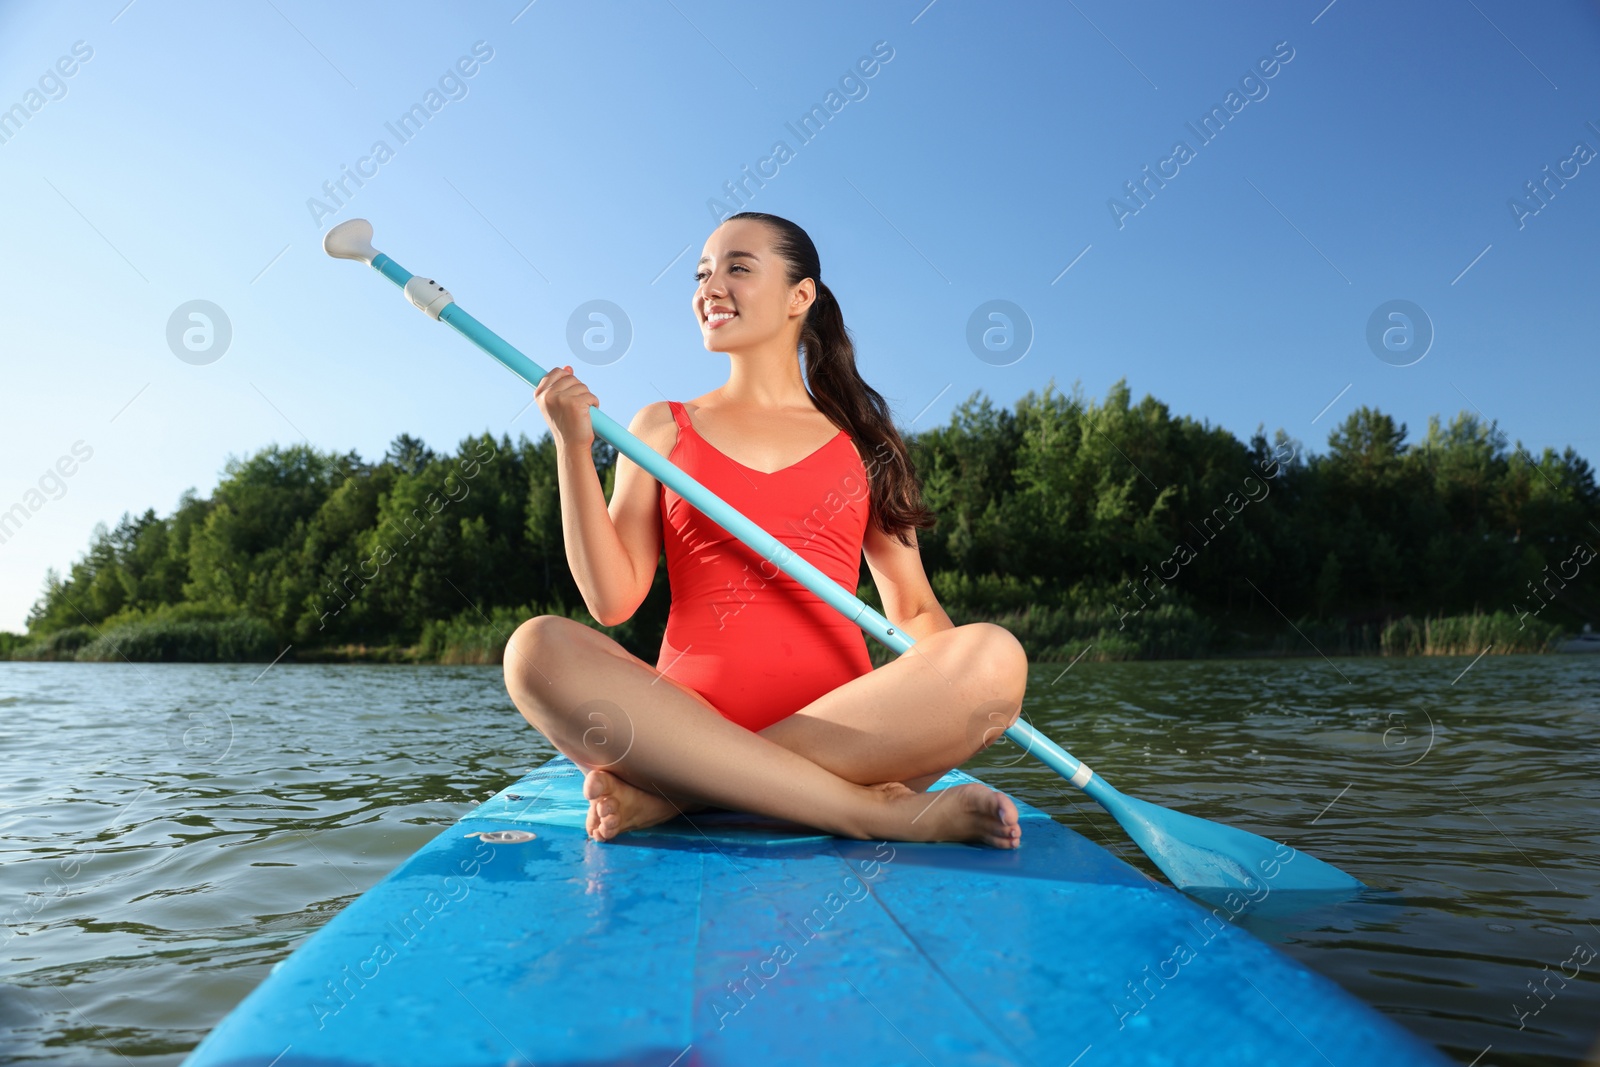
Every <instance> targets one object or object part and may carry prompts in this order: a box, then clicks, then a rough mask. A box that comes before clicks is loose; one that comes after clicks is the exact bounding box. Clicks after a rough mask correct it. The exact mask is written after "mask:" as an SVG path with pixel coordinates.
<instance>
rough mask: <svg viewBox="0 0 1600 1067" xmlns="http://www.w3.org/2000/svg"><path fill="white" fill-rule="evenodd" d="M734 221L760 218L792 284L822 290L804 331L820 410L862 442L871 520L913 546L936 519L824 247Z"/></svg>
mask: <svg viewBox="0 0 1600 1067" xmlns="http://www.w3.org/2000/svg"><path fill="white" fill-rule="evenodd" d="M734 219H754V220H755V221H757V222H764V223H766V224H767V225H768V226H770V227H772V229H773V231H774V234H775V236H776V240H775V241H774V250H775V251H776V252H777V253H778V255H779V256H780V257H782V258H783V261H784V262H785V263H787V264H788V267H789V270H788V275H787V281H788V284H789V285H797V284H799V283H800V282H801V281H802V280H804V279H806V278H810V279H812V280H813V281H815V282H816V283H817V298H816V299H815V300H814V301H812V303H811V308H810V310H809V311H807V312H806V321H805V323H804V325H803V326H801V328H800V342H801V344H802V345H803V346H804V347H805V363H804V368H805V379H806V388H807V389H808V390H809V391H810V393H811V399H812V400H814V401H815V402H816V405H817V409H818V410H819V411H821V412H822V413H823V414H824V415H826V416H828V418H829V419H831V420H832V421H833V423H834V425H836V426H839V427H841V428H842V429H844V430H845V431H846V432H848V433H849V434H850V436H851V437H852V438H854V439H855V445H856V451H858V452H859V453H861V461H862V463H864V464H865V465H866V468H867V484H868V486H869V488H870V492H871V513H872V516H873V518H874V520H875V521H876V522H877V524H878V528H879V529H880V530H882V531H883V532H884V533H886V534H888V535H889V536H891V537H895V538H897V539H898V540H899V541H900V543H901V544H903V545H910V544H911V538H910V536H909V535H908V533H907V530H908V528H910V527H916V528H917V529H927V528H928V527H931V526H933V525H934V524H935V521H936V520H935V518H934V516H933V513H932V512H930V511H929V510H928V509H927V508H926V507H925V506H924V505H923V503H922V489H921V486H919V485H918V484H917V478H916V472H915V471H914V470H913V469H912V467H911V457H910V455H909V454H908V453H907V451H906V445H905V442H904V441H902V440H901V439H900V432H899V431H898V430H896V429H895V428H894V421H893V418H892V417H891V416H890V413H889V405H888V404H887V403H886V402H885V401H884V399H883V397H882V396H881V395H880V394H879V393H878V391H877V390H876V389H874V388H872V386H870V385H868V384H867V383H866V381H865V380H864V379H863V378H862V377H861V373H860V372H859V371H857V370H856V349H855V345H854V344H852V343H851V341H850V331H849V330H848V329H847V328H846V327H845V324H844V312H843V311H841V310H840V308H839V301H838V300H837V299H836V298H835V297H834V295H833V291H832V290H830V289H829V288H828V287H827V286H826V285H824V284H823V283H822V263H821V261H820V260H819V259H818V257H817V246H816V245H814V244H812V243H811V238H810V236H809V235H808V234H807V233H806V231H805V230H803V229H801V228H800V227H799V226H796V225H795V224H794V223H792V222H790V221H789V220H788V219H785V218H781V217H779V216H777V215H769V214H767V213H766V212H764V211H741V212H739V213H738V214H737V215H730V216H728V218H727V219H726V220H725V221H728V222H731V221H733V220H734Z"/></svg>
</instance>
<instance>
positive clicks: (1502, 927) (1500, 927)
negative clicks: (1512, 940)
mask: <svg viewBox="0 0 1600 1067" xmlns="http://www.w3.org/2000/svg"><path fill="white" fill-rule="evenodd" d="M1489 929H1491V930H1493V931H1494V932H1495V933H1497V934H1509V933H1510V932H1511V927H1509V926H1507V925H1506V924H1505V923H1490V924H1489Z"/></svg>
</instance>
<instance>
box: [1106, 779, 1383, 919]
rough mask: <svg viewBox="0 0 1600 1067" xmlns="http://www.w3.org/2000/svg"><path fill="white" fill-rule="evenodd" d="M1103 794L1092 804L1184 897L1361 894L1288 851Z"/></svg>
mask: <svg viewBox="0 0 1600 1067" xmlns="http://www.w3.org/2000/svg"><path fill="white" fill-rule="evenodd" d="M1107 792H1108V795H1106V796H1096V797H1095V799H1096V800H1098V801H1100V803H1101V805H1102V806H1104V807H1105V809H1106V810H1107V811H1109V812H1110V813H1111V814H1112V816H1113V817H1114V818H1115V819H1116V820H1117V822H1119V823H1121V824H1122V828H1123V829H1124V830H1126V831H1127V832H1128V836H1129V837H1131V838H1133V840H1134V842H1135V843H1136V844H1138V846H1139V847H1140V848H1141V849H1143V850H1144V853H1145V855H1147V856H1149V857H1150V859H1151V860H1152V861H1154V862H1155V865H1156V866H1157V867H1159V868H1161V873H1162V874H1165V875H1166V876H1167V878H1168V879H1169V880H1171V882H1172V884H1173V885H1175V886H1177V887H1178V888H1179V889H1182V890H1184V891H1185V892H1191V891H1197V892H1204V891H1207V890H1212V891H1215V890H1237V891H1239V892H1242V893H1244V894H1245V895H1246V896H1247V897H1250V898H1252V899H1254V898H1255V897H1258V896H1261V895H1264V894H1266V893H1272V892H1277V891H1279V890H1323V891H1348V892H1354V891H1355V890H1357V889H1360V888H1362V884H1361V882H1359V881H1357V880H1356V879H1354V878H1352V877H1350V876H1349V875H1348V874H1346V873H1344V872H1343V871H1341V870H1339V868H1337V867H1334V866H1332V865H1331V864H1327V863H1323V862H1322V861H1321V860H1319V859H1317V858H1316V857H1314V856H1308V855H1306V854H1305V853H1304V852H1301V851H1299V850H1297V849H1294V848H1290V847H1289V846H1288V845H1285V844H1280V843H1279V842H1277V841H1269V840H1267V839H1266V838H1264V837H1258V836H1256V835H1255V834H1252V833H1247V832H1246V831H1244V830H1240V829H1237V828H1236V827H1232V826H1223V825H1222V824H1221V823H1214V822H1209V821H1207V820H1205V819H1199V818H1196V817H1195V816H1193V815H1185V814H1184V813H1183V812H1181V811H1172V810H1170V809H1168V808H1163V807H1160V806H1159V805H1156V804H1151V803H1149V802H1147V801H1143V800H1139V799H1137V798H1135V797H1130V796H1125V795H1123V794H1122V793H1117V792H1115V791H1107Z"/></svg>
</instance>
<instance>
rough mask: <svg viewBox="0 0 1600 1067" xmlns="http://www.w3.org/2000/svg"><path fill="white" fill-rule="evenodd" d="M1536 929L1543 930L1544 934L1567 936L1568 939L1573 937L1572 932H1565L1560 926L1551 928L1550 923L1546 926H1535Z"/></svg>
mask: <svg viewBox="0 0 1600 1067" xmlns="http://www.w3.org/2000/svg"><path fill="white" fill-rule="evenodd" d="M1534 929H1535V930H1542V931H1543V932H1545V933H1547V934H1565V935H1566V936H1567V937H1571V936H1572V931H1571V930H1564V929H1562V928H1561V927H1559V926H1551V925H1549V924H1548V923H1547V924H1544V925H1541V926H1535V927H1534Z"/></svg>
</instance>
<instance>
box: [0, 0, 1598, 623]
mask: <svg viewBox="0 0 1600 1067" xmlns="http://www.w3.org/2000/svg"><path fill="white" fill-rule="evenodd" d="M1597 56H1600V6H1597V5H1596V4H1595V3H1593V2H1588V3H1576V2H1565V3H1563V2H1554V0H1552V2H1548V3H1542V4H1540V5H1538V8H1537V16H1536V17H1535V16H1533V15H1531V14H1530V9H1528V8H1526V7H1524V6H1520V5H1518V4H1515V3H1513V2H1512V0H1434V2H1419V3H1408V4H1405V5H1396V4H1391V3H1380V2H1378V0H1334V2H1333V3H1331V4H1330V3H1328V2H1327V0H1311V2H1309V3H1300V2H1289V3H1285V2H1276V3H1263V2H1250V0H1234V2H1230V3H1227V4H1213V5H1205V6H1201V5H1194V4H1188V3H1177V2H1154V0H1146V2H1141V3H1138V4H1117V3H1112V2H1109V0H1049V2H993V0H991V2H987V3H980V2H978V0H934V2H932V3H929V2H928V0H906V2H901V0H883V2H875V3H859V2H814V3H809V4H805V5H799V6H796V5H789V4H782V5H780V4H752V3H748V2H739V3H732V2H701V0H636V2H628V3H624V2H620V0H609V2H608V0H536V2H534V3H531V4H530V3H528V2H527V0H509V2H504V3H501V2H491V3H481V4H472V5H441V4H438V3H430V4H422V3H392V2H386V3H383V4H378V3H361V4H357V3H348V4H338V5H326V4H320V3H314V2H312V0H242V2H239V3H229V4H207V3H198V2H197V3H186V2H182V0H133V2H131V3H130V2H128V0H108V2H94V3H71V2H62V3H43V2H37V3H28V2H21V0H8V2H5V3H3V4H0V109H9V110H6V111H3V112H0V198H3V203H4V204H5V205H6V209H5V211H4V212H3V213H0V256H3V259H0V279H3V280H4V293H5V296H6V303H7V305H8V309H7V311H8V313H7V314H5V315H4V316H3V317H0V401H3V403H0V516H4V515H6V514H9V515H11V517H12V518H11V522H10V524H9V525H7V524H4V523H3V522H0V537H4V541H3V542H0V629H10V630H21V629H22V627H23V625H24V621H25V618H26V615H27V611H28V608H29V607H30V606H31V604H32V603H33V602H34V601H35V599H36V598H37V597H38V595H39V593H40V591H41V588H42V586H43V582H44V579H45V574H46V570H47V568H50V567H55V568H57V569H64V568H66V567H68V566H69V565H70V564H71V563H72V561H73V560H74V559H76V558H78V557H79V556H80V555H81V554H82V552H83V551H84V549H85V547H86V546H87V544H88V541H89V538H90V536H91V534H92V531H93V529H94V527H95V524H96V523H98V522H106V523H108V524H114V523H115V522H116V521H117V520H118V518H119V517H120V516H121V515H122V514H123V513H124V512H133V513H135V514H138V513H142V512H143V511H144V510H145V509H147V508H154V509H155V510H156V511H157V513H158V514H163V515H164V514H169V513H170V512H171V511H172V509H173V508H174V506H175V504H176V502H177V500H178V498H179V496H180V495H181V494H182V493H183V492H184V491H185V490H187V489H190V488H194V489H196V490H198V491H199V492H200V493H201V494H202V495H205V494H207V493H209V492H210V490H211V489H212V487H214V486H215V485H216V483H217V480H218V477H219V475H220V474H221V472H222V470H223V467H224V465H225V464H226V463H227V461H228V459H229V457H242V456H246V455H249V454H251V453H254V452H255V451H257V450H259V449H261V448H264V447H266V446H268V445H271V444H274V443H276V444H280V445H289V444H294V443H299V442H310V443H311V444H313V445H315V446H316V447H318V448H321V449H327V450H340V451H343V450H349V449H354V450H356V451H358V452H360V453H361V454H362V455H363V456H364V457H367V458H368V459H376V458H378V457H381V455H382V454H383V452H384V451H385V449H386V447H387V446H388V443H389V442H390V441H391V440H392V439H393V438H394V437H396V436H397V435H399V434H401V433H410V434H413V435H416V436H419V437H421V438H423V439H424V440H425V441H427V442H428V443H429V444H430V445H432V446H433V447H435V448H439V449H450V448H454V446H455V445H456V444H457V443H458V442H459V441H460V440H461V439H462V438H464V437H466V436H468V435H470V434H476V433H481V432H484V431H488V432H491V433H493V434H495V435H497V436H498V435H499V434H501V433H510V434H511V435H512V436H513V438H515V436H516V435H517V434H518V433H526V434H528V435H529V436H530V437H538V436H541V435H542V434H543V433H544V432H545V431H546V426H545V424H544V421H543V416H542V415H541V414H540V413H539V410H538V407H537V406H536V405H535V406H531V407H530V406H529V401H530V399H531V390H530V389H529V388H528V387H527V386H525V385H524V384H523V383H521V382H520V381H518V380H517V379H515V378H514V377H512V376H511V375H510V374H509V373H507V372H506V371H505V370H504V369H503V368H501V367H499V365H498V364H495V363H493V362H492V361H491V360H489V359H488V358H487V357H486V356H484V355H482V354H481V353H480V352H478V351H477V350H476V349H475V348H473V347H472V346H471V345H469V344H468V343H467V342H466V341H465V340H463V339H462V338H460V337H459V336H457V335H456V334H455V333H454V332H453V331H451V330H449V329H448V328H447V327H443V326H440V325H439V324H437V323H434V322H431V321H429V320H428V319H427V318H425V317H424V316H422V315H420V314H418V313H417V312H416V311H415V310H414V309H412V308H411V307H410V306H409V305H407V304H406V303H405V302H404V300H403V299H402V297H401V296H400V294H399V292H398V290H396V289H395V288H394V287H393V286H392V285H391V284H390V283H388V282H386V281H384V280H383V279H382V278H380V277H378V276H377V275H375V274H374V273H373V272H372V271H370V270H369V269H368V268H366V267H364V266H362V265H361V264H358V263H351V262H348V261H341V260H334V259H331V258H329V257H328V256H326V255H325V254H324V253H323V252H322V250H321V246H320V241H321V236H322V234H323V232H324V231H325V230H326V229H327V228H329V227H330V226H332V225H334V224H336V223H338V222H341V221H344V220H346V219H350V218H357V217H360V218H367V219H369V220H371V221H372V223H373V225H374V228H375V231H376V236H375V239H374V243H375V244H376V246H377V247H378V248H379V249H382V250H383V251H385V252H387V253H388V254H389V255H391V256H392V257H393V258H394V259H395V260H396V261H397V262H399V263H400V264H402V265H403V266H405V267H406V268H407V269H409V270H411V271H413V272H416V273H419V274H422V275H424V276H426V277H431V278H436V279H438V280H439V281H440V282H442V283H443V284H444V285H446V286H447V287H448V288H449V289H450V291H451V292H452V293H453V294H454V296H455V297H456V299H457V300H458V301H459V303H460V304H461V306H462V307H463V308H465V309H466V310H468V311H470V312H471V313H472V314H473V315H475V316H476V317H477V318H478V319H479V320H481V321H482V322H484V323H485V324H486V325H488V326H489V327H490V328H491V329H493V330H495V331H496V332H498V333H500V334H501V335H502V336H504V337H505V338H507V339H508V340H510V341H511V342H512V343H513V344H515V345H517V346H518V347H520V348H521V349H522V350H523V351H524V352H525V353H526V354H527V355H528V356H529V357H530V358H532V359H533V360H534V361H535V362H537V363H539V364H540V365H542V366H544V367H550V366H555V365H558V364H565V363H573V364H574V369H575V372H576V373H577V374H578V376H579V377H580V378H581V379H582V380H583V381H584V382H586V383H587V384H589V385H590V386H591V388H592V389H593V390H594V392H595V394H596V395H597V396H598V397H599V398H600V404H601V407H602V408H603V409H605V410H606V411H608V412H610V413H611V414H612V415H613V417H615V418H617V419H618V420H619V421H620V422H622V423H623V424H624V425H626V424H627V422H628V421H629V420H630V419H631V417H632V415H633V413H634V412H635V411H637V410H638V409H639V408H640V407H642V406H643V405H645V404H648V403H651V402H653V401H656V400H660V399H664V398H668V399H689V398H692V397H695V396H698V395H699V394H701V393H704V392H706V391H708V390H710V389H713V388H715V387H716V386H718V385H720V384H721V383H722V382H723V381H725V380H726V377H727V373H728V362H727V360H728V357H727V356H726V355H724V354H720V353H708V352H706V351H705V349H704V347H703V345H702V343H701V339H700V332H699V329H698V327H697V325H696V323H695V321H694V318H693V315H692V312H691V310H690V298H691V294H692V292H693V288H694V282H693V279H692V274H693V269H694V263H695V261H696V260H697V259H698V258H699V254H700V248H701V246H702V244H703V243H704V242H705V240H706V238H707V237H708V236H709V235H710V233H711V231H712V230H713V229H714V228H715V226H716V223H717V221H718V219H719V218H720V217H721V216H722V215H725V214H726V213H729V212H731V211H734V210H741V209H743V208H745V207H748V208H750V209H752V210H760V211H768V212H772V213H775V214H779V215H783V216H785V217H788V218H790V219H793V220H795V221H796V222H798V223H799V224H800V225H802V226H803V227H805V228H806V230H807V231H808V232H809V233H810V235H811V237H812V239H813V240H814V241H815V243H816V245H817V247H818V249H819V252H820V254H821V259H822V273H823V280H824V281H826V282H827V283H828V284H829V286H830V288H832V289H833V291H834V292H835V293H836V294H837V296H838V298H839V301H840V304H841V306H842V307H843V309H844V313H845V318H846V322H847V323H848V325H849V327H850V329H851V332H852V334H853V336H854V339H855V342H856V346H857V353H858V361H859V366H860V368H861V371H862V374H863V376H864V377H865V378H866V379H867V381H869V382H870V383H871V384H872V385H873V386H874V388H876V389H877V390H878V391H879V392H880V393H882V394H883V395H884V396H885V398H886V399H888V401H889V402H890V404H891V406H892V408H893V409H894V412H895V416H896V420H897V422H898V424H899V426H900V428H901V430H902V432H915V431H917V430H921V429H926V428H928V427H931V426H937V425H940V424H943V423H946V422H948V420H949V418H950V416H951V413H952V411H953V409H954V408H955V407H956V406H957V405H959V404H961V403H962V402H963V401H964V400H965V399H967V398H968V397H970V396H972V395H973V394H975V393H979V392H981V393H982V394H984V395H986V396H988V397H989V398H990V399H991V400H993V401H994V402H995V403H996V404H998V405H1001V406H1005V407H1011V406H1012V405H1014V404H1015V403H1016V402H1017V400H1019V399H1020V398H1022V397H1023V396H1025V395H1026V394H1027V393H1029V392H1030V391H1031V392H1043V391H1044V390H1045V389H1046V388H1047V387H1049V386H1050V385H1051V384H1052V383H1053V384H1054V387H1055V388H1056V389H1059V390H1070V389H1071V388H1073V386H1074V384H1075V383H1077V384H1081V387H1082V389H1083V391H1084V392H1085V394H1086V395H1087V396H1089V397H1103V396H1104V395H1105V394H1106V392H1107V390H1108V389H1109V388H1110V387H1111V386H1112V385H1113V384H1114V383H1115V382H1116V381H1118V380H1119V379H1126V381H1127V383H1128V385H1129V387H1130V388H1131V390H1132V391H1133V394H1134V397H1135V398H1136V399H1137V398H1138V397H1141V396H1144V395H1145V394H1151V395H1154V396H1155V397H1156V398H1158V399H1159V400H1161V401H1163V402H1165V403H1166V404H1168V405H1169V406H1170V408H1171V409H1172V410H1173V411H1174V412H1175V413H1177V414H1183V415H1190V416H1193V417H1195V418H1197V419H1203V420H1207V421H1209V422H1210V423H1212V424H1214V425H1220V426H1223V427H1225V428H1226V429H1228V430H1229V431H1231V432H1232V433H1234V434H1235V435H1237V436H1239V437H1241V438H1242V439H1247V438H1248V436H1249V435H1250V434H1251V433H1253V432H1254V431H1255V430H1256V428H1257V427H1258V426H1264V427H1265V429H1266V431H1267V432H1268V433H1269V435H1270V434H1271V433H1272V431H1274V430H1276V429H1279V428H1281V429H1283V430H1284V431H1285V432H1287V433H1288V434H1290V435H1291V436H1293V437H1295V438H1297V439H1299V440H1302V441H1304V442H1305V444H1306V445H1307V446H1308V447H1309V448H1310V449H1312V450H1313V451H1315V450H1320V449H1323V448H1325V447H1326V441H1327V434H1328V431H1329V430H1330V429H1331V428H1332V427H1333V426H1334V425H1336V424H1337V423H1338V421H1339V420H1341V419H1343V418H1344V417H1345V416H1347V415H1348V414H1349V413H1350V412H1351V411H1353V410H1354V409H1355V408H1357V407H1359V406H1361V405H1368V406H1373V407H1377V408H1380V409H1382V410H1383V411H1385V412H1388V413H1390V414H1392V415H1394V416H1395V417H1396V418H1397V419H1399V420H1401V421H1404V422H1405V423H1407V424H1408V426H1409V427H1410V429H1411V435H1412V439H1413V440H1415V439H1417V438H1418V437H1420V436H1421V434H1422V433H1424V432H1425V430H1426V425H1427V420H1428V417H1429V416H1430V415H1435V414H1438V415H1442V416H1444V417H1445V418H1446V419H1448V418H1449V417H1450V416H1452V415H1454V414H1455V413H1457V412H1459V411H1462V410H1469V411H1475V412H1477V413H1480V414H1481V415H1482V416H1484V417H1485V418H1487V419H1491V420H1495V421H1496V422H1497V423H1498V425H1499V426H1500V427H1501V429H1503V430H1504V432H1505V433H1506V435H1507V437H1508V439H1509V440H1511V441H1514V442H1522V443H1523V444H1525V445H1526V446H1527V447H1528V448H1529V449H1531V450H1533V451H1534V452H1535V453H1537V452H1538V451H1539V450H1541V449H1543V448H1544V447H1546V446H1551V447H1555V448H1558V449H1560V448H1564V447H1567V446H1571V447H1573V448H1576V449H1577V450H1578V451H1579V452H1580V453H1581V454H1583V455H1585V456H1587V457H1589V458H1591V459H1595V458H1596V457H1600V430H1597V428H1596V426H1597V419H1596V411H1597V409H1600V405H1597V403H1596V398H1597V396H1600V388H1597V386H1600V361H1597V360H1596V345H1595V337H1596V327H1597V326H1600V299H1596V296H1595V294H1596V292H1597V291H1600V286H1597V282H1600V256H1597V255H1596V247H1597V246H1596V238H1597V236H1600V161H1593V162H1592V161H1591V160H1592V159H1594V158H1595V157H1596V153H1600V63H1597V62H1596V59H1597ZM430 94H432V95H431V96H430ZM830 94H831V95H830ZM1230 94H1231V95H1230ZM413 105H419V107H418V108H417V109H416V110H413ZM808 114H809V115H811V116H812V119H811V122H810V125H809V126H804V125H803V124H802V122H803V119H804V118H805V117H806V116H807V115H808ZM407 115H410V116H412V118H411V119H410V125H407V126H402V125H401V122H402V118H403V117H404V116H407ZM1207 116H1210V122H1209V124H1207V123H1206V122H1205V121H1204V120H1205V119H1206V117H1207ZM778 142H783V145H784V147H783V148H782V150H778V149H777V147H776V146H777V143H778ZM380 143H381V148H380ZM1180 143H1181V144H1182V147H1181V148H1180V147H1179V145H1180ZM341 182H342V188H340V184H339V183H341ZM737 182H743V187H742V190H739V189H737V188H736V190H735V191H736V192H737V193H738V195H737V198H735V197H734V196H731V195H730V194H729V192H728V191H727V190H728V186H729V183H737ZM1530 190H1532V191H1530ZM1535 192H1537V196H1536V195H1534V193H1535ZM196 301H203V302H204V303H203V304H196V303H195V302H196ZM595 301H605V302H607V305H602V306H601V311H600V312H595V311H594V310H593V308H594V305H593V302H595ZM608 308H609V310H608ZM593 314H600V315H601V317H600V318H593V317H591V316H592V315H593ZM574 323H576V328H572V326H573V324H574ZM586 330H587V331H588V333H587V338H588V339H587V342H585V341H584V339H583V338H584V337H585V331H586ZM570 337H576V338H578V340H577V341H576V342H574V341H571V340H569V338H570ZM623 338H626V339H627V346H626V348H625V349H623V347H622V339H623ZM574 345H576V347H574ZM607 345H609V347H607ZM68 472H70V473H68ZM19 506H20V508H21V511H20V512H19V511H18V510H17V508H18V507H19Z"/></svg>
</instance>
